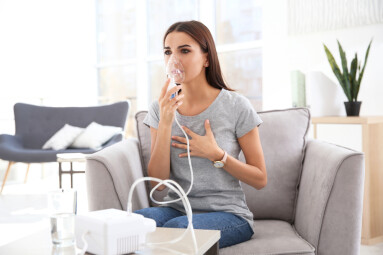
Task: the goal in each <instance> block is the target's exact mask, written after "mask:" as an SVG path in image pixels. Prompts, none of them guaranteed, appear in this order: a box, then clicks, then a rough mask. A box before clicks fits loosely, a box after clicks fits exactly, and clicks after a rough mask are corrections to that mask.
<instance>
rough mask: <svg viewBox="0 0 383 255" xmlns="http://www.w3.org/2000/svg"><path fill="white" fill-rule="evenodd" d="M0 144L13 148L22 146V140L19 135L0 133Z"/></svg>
mask: <svg viewBox="0 0 383 255" xmlns="http://www.w3.org/2000/svg"><path fill="white" fill-rule="evenodd" d="M0 145H6V146H9V147H14V148H22V147H23V141H22V139H21V137H20V136H15V135H7V134H2V135H0Z"/></svg>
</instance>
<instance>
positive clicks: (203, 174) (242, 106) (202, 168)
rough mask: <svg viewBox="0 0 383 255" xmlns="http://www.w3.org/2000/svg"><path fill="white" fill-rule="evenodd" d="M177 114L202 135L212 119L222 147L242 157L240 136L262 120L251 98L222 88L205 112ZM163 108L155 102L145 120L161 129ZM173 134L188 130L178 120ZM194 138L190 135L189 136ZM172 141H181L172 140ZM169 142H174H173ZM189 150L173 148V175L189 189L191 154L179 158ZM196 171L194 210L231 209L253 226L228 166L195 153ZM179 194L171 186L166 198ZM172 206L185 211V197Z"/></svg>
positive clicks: (215, 135) (193, 191) (243, 196)
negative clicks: (197, 155)
mask: <svg viewBox="0 0 383 255" xmlns="http://www.w3.org/2000/svg"><path fill="white" fill-rule="evenodd" d="M176 118H177V120H178V122H179V123H180V124H181V125H182V126H186V127H188V128H189V129H190V130H192V131H193V132H194V133H196V134H198V135H201V136H203V135H205V134H206V130H205V125H204V123H205V120H206V119H209V121H210V126H211V129H212V131H213V134H214V137H215V140H216V141H217V144H218V146H219V147H220V148H222V149H223V150H225V151H226V152H227V153H228V154H229V155H231V156H232V157H234V158H236V159H238V156H239V153H240V151H241V147H240V145H239V143H238V138H240V137H241V136H243V135H245V134H246V133H248V132H249V131H251V130H252V129H253V128H255V127H257V126H259V125H260V124H261V123H262V120H261V119H260V117H259V116H258V114H257V113H256V111H255V110H254V108H253V106H252V105H251V103H250V101H249V100H248V99H247V98H246V97H244V96H242V95H240V94H238V93H236V92H231V91H228V90H225V89H222V90H221V92H220V93H219V94H218V96H217V98H216V99H215V100H214V101H213V103H212V104H211V105H210V106H209V107H208V108H207V109H206V110H204V111H203V112H202V113H200V114H197V115H194V116H184V115H181V114H179V113H178V111H176ZM159 120H160V109H159V104H158V101H155V102H153V103H152V104H151V106H150V109H149V113H148V114H147V115H146V118H145V119H144V124H146V125H148V126H151V127H153V128H155V129H158V123H159ZM171 135H172V136H181V137H184V134H183V133H182V131H181V130H180V128H179V127H178V125H177V123H176V122H175V121H174V122H173V125H172V132H171ZM189 138H190V137H189ZM172 142H177V141H174V140H172ZM169 146H171V145H170V144H169ZM184 152H185V150H183V149H179V148H174V147H172V146H171V149H170V179H172V180H174V181H176V182H178V183H179V184H180V185H181V187H182V188H183V189H184V190H185V192H186V191H187V190H188V189H189V186H190V180H191V179H190V168H189V163H188V158H187V157H184V158H179V157H178V155H179V154H180V153H184ZM191 162H192V166H193V172H194V184H193V187H192V190H191V191H190V193H189V195H188V198H189V201H190V205H191V207H192V209H193V213H203V212H212V211H222V212H229V213H233V214H235V215H238V216H240V217H243V218H244V219H245V220H247V221H248V222H249V224H250V226H251V227H252V226H253V214H252V213H251V212H250V210H249V208H248V207H247V204H246V200H245V195H244V193H243V190H242V187H241V185H240V182H239V180H238V179H236V178H235V177H233V176H232V175H230V174H229V173H228V172H226V171H225V170H224V169H222V168H221V169H220V168H215V167H214V166H213V163H212V162H211V161H210V160H209V159H206V158H201V157H193V156H192V157H191ZM177 198H178V196H177V194H176V193H175V192H174V191H172V190H169V192H168V195H167V196H166V197H165V198H164V200H165V201H169V200H173V199H177ZM167 206H170V207H172V208H174V209H176V210H179V211H181V212H185V210H184V207H183V205H182V202H181V201H178V202H175V203H170V204H168V205H167Z"/></svg>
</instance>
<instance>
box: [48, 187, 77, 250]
mask: <svg viewBox="0 0 383 255" xmlns="http://www.w3.org/2000/svg"><path fill="white" fill-rule="evenodd" d="M48 209H49V216H50V220H51V235H52V242H53V244H54V245H56V246H59V247H67V246H71V245H73V244H74V243H75V229H74V227H75V226H74V222H75V215H76V211H77V192H76V190H74V189H58V190H54V191H51V192H49V193H48Z"/></svg>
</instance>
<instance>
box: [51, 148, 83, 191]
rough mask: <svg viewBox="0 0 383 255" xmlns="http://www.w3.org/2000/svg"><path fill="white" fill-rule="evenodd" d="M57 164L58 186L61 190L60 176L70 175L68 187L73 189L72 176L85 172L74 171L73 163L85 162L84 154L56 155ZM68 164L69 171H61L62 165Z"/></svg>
mask: <svg viewBox="0 0 383 255" xmlns="http://www.w3.org/2000/svg"><path fill="white" fill-rule="evenodd" d="M57 162H58V163H59V186H60V189H61V186H62V185H61V182H62V175H63V174H70V187H71V188H73V174H77V173H85V171H74V170H73V162H86V158H85V154H83V153H59V154H57ZM64 162H69V163H70V169H69V171H64V170H63V169H62V163H64Z"/></svg>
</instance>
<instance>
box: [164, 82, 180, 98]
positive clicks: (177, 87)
mask: <svg viewBox="0 0 383 255" xmlns="http://www.w3.org/2000/svg"><path fill="white" fill-rule="evenodd" d="M180 89H182V85H177V86H175V87H174V88H171V89H169V91H168V92H166V93H165V98H168V99H170V97H171V96H172V94H174V93H176V92H178V91H179V90H180Z"/></svg>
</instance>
